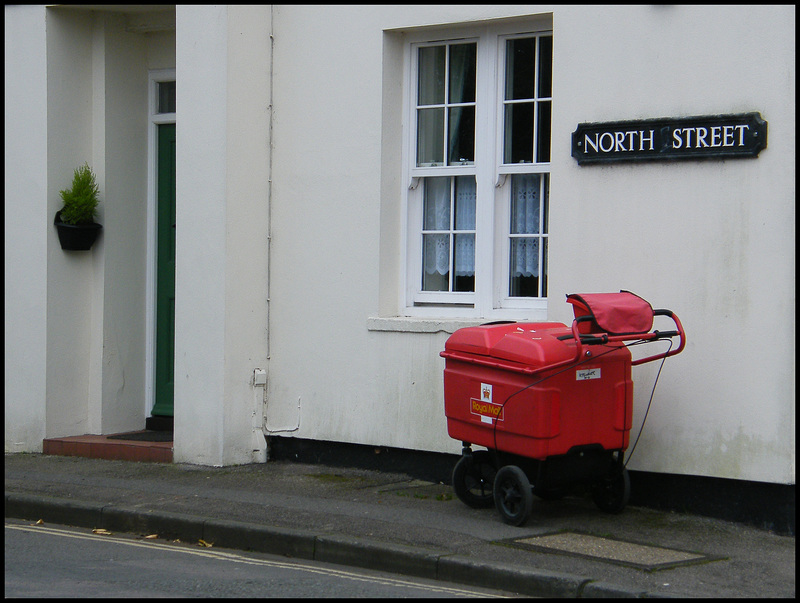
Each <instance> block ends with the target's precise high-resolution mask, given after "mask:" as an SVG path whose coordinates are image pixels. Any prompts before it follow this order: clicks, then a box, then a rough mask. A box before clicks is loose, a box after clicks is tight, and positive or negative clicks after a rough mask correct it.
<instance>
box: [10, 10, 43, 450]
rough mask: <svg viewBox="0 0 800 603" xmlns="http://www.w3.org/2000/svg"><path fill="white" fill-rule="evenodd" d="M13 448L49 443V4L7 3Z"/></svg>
mask: <svg viewBox="0 0 800 603" xmlns="http://www.w3.org/2000/svg"><path fill="white" fill-rule="evenodd" d="M4 10H5V20H4V21H5V23H4V24H5V28H4V29H5V90H4V92H5V94H4V100H5V103H4V105H5V147H4V148H5V152H4V167H5V179H4V181H5V188H4V195H5V211H4V243H5V287H4V293H5V307H4V309H5V315H4V318H5V320H4V335H5V347H4V352H5V353H4V355H3V356H4V359H5V370H4V375H3V381H4V399H5V401H6V403H5V450H6V451H7V452H21V451H26V450H33V451H39V452H41V450H42V438H44V435H45V413H46V408H45V400H46V383H47V381H46V370H47V353H46V346H47V261H46V256H47V242H48V238H49V237H50V234H51V233H50V230H51V229H52V228H53V227H52V225H51V222H52V216H51V215H50V211H49V208H48V203H47V199H48V187H47V155H46V154H45V153H43V150H44V149H46V148H47V60H46V59H47V57H46V52H45V50H46V46H45V36H46V29H45V9H44V7H42V6H23V5H20V6H5V7H4Z"/></svg>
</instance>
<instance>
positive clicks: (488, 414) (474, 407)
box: [469, 383, 503, 423]
mask: <svg viewBox="0 0 800 603" xmlns="http://www.w3.org/2000/svg"><path fill="white" fill-rule="evenodd" d="M469 403H470V412H472V414H474V415H479V416H480V418H481V422H483V423H491V422H492V420H493V419H497V420H498V421H502V420H503V407H502V406H501V405H500V404H494V403H492V384H491V383H481V397H480V400H477V399H475V398H470V399H469Z"/></svg>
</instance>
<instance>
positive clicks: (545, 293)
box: [539, 239, 547, 297]
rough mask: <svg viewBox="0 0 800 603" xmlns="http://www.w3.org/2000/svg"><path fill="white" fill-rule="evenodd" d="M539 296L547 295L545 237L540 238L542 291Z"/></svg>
mask: <svg viewBox="0 0 800 603" xmlns="http://www.w3.org/2000/svg"><path fill="white" fill-rule="evenodd" d="M539 295H540V296H541V297H547V239H542V291H541V293H540V294H539Z"/></svg>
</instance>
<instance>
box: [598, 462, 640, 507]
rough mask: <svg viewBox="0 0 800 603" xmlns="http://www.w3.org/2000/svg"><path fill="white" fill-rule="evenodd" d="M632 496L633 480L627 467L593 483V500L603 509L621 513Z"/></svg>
mask: <svg viewBox="0 0 800 603" xmlns="http://www.w3.org/2000/svg"><path fill="white" fill-rule="evenodd" d="M630 497H631V480H630V477H628V470H627V469H625V467H623V468H622V471H614V472H613V474H612V475H610V476H609V477H606V478H605V479H602V480H600V481H599V482H596V483H595V484H593V485H592V500H594V504H596V505H597V507H598V508H599V509H600V510H601V511H605V512H606V513H619V512H621V511H622V509H624V508H625V505H627V504H628V499H630Z"/></svg>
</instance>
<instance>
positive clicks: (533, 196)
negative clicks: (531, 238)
mask: <svg viewBox="0 0 800 603" xmlns="http://www.w3.org/2000/svg"><path fill="white" fill-rule="evenodd" d="M541 178H542V177H541V175H540V174H518V175H515V176H513V177H512V180H511V234H539V196H540V190H541V187H540V184H541Z"/></svg>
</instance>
